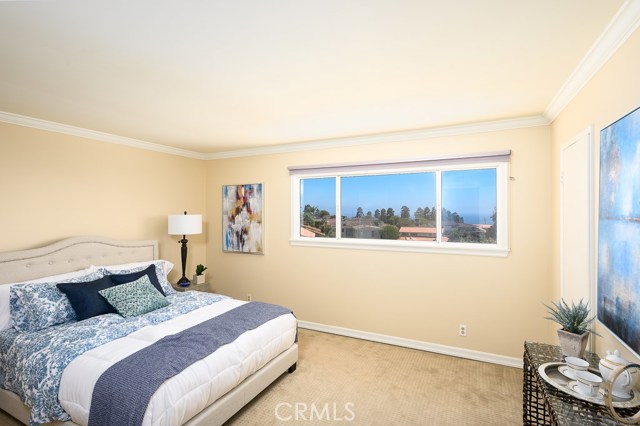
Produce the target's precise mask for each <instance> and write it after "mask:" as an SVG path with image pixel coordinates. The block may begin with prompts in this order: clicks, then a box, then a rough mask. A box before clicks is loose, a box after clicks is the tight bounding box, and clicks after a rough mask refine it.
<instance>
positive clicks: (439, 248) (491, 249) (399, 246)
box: [289, 238, 510, 257]
mask: <svg viewBox="0 0 640 426" xmlns="http://www.w3.org/2000/svg"><path fill="white" fill-rule="evenodd" d="M289 243H290V244H291V245H292V246H300V247H322V248H337V249H350V250H380V251H397V252H413V253H435V254H457V255H466V256H490V257H506V256H508V255H509V252H510V250H509V249H508V248H501V247H497V246H486V245H483V246H479V245H477V244H475V245H474V244H464V243H446V244H435V243H431V244H430V243H412V244H410V245H409V244H407V243H404V242H396V241H381V240H373V241H368V240H357V239H353V240H345V239H342V240H333V239H324V238H309V239H308V240H299V239H292V240H289Z"/></svg>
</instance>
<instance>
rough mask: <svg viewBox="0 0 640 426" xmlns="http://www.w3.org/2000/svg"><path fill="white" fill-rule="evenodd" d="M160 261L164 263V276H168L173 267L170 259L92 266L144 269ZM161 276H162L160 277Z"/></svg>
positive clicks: (122, 269)
mask: <svg viewBox="0 0 640 426" xmlns="http://www.w3.org/2000/svg"><path fill="white" fill-rule="evenodd" d="M155 263H159V264H160V265H162V269H163V270H164V277H165V278H167V275H169V272H171V270H172V269H173V263H171V262H169V261H168V260H163V259H158V260H147V261H145V262H133V263H124V264H122V265H108V266H92V268H103V269H105V270H107V271H109V272H120V271H124V270H127V269H139V270H141V269H144V268H146V267H147V266H149V265H151V264H155ZM158 278H160V277H158Z"/></svg>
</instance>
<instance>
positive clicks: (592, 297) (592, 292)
mask: <svg viewBox="0 0 640 426" xmlns="http://www.w3.org/2000/svg"><path fill="white" fill-rule="evenodd" d="M585 139H586V141H587V147H586V149H587V150H588V154H587V161H588V164H587V170H588V172H587V174H588V182H587V185H588V187H587V191H588V201H587V208H588V217H587V227H588V230H587V233H588V241H589V250H588V252H589V264H588V265H587V266H588V268H589V269H588V277H589V308H590V310H591V316H594V315H595V313H596V311H597V310H596V302H597V299H596V297H597V294H596V286H595V268H596V264H595V232H594V228H595V204H594V202H595V201H594V200H595V197H594V172H595V170H594V158H593V157H594V152H593V125H591V126H589V127H587V128H586V129H584V130H582V131H581V132H580V133H578V134H577V135H575V136H574V137H573V138H571V139H569V141H568V142H566V143H565V144H563V145H562V146H561V147H560V182H559V184H560V296H561V297H564V294H565V286H566V283H565V265H564V260H565V247H564V245H565V244H564V237H563V234H564V210H565V206H564V192H565V188H564V159H565V152H566V150H567V149H568V148H570V147H571V146H572V145H574V144H576V143H578V142H582V141H583V140H585ZM593 327H595V324H594V325H593ZM589 346H590V350H591V351H593V350H594V348H595V339H593V338H592V339H589Z"/></svg>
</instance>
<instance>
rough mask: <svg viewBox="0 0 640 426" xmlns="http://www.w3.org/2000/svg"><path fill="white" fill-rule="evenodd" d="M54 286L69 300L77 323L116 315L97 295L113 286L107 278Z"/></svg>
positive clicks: (111, 307)
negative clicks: (99, 316)
mask: <svg viewBox="0 0 640 426" xmlns="http://www.w3.org/2000/svg"><path fill="white" fill-rule="evenodd" d="M56 286H57V287H58V289H60V291H61V292H63V293H64V294H65V295H66V296H67V298H68V299H69V303H71V307H72V308H73V310H74V311H75V312H76V317H77V318H78V321H82V320H85V319H88V318H92V317H96V316H98V315H104V314H115V313H117V312H116V310H115V309H114V308H113V306H111V305H110V304H109V303H108V302H107V301H106V300H105V299H104V297H102V296H101V295H100V294H99V293H98V291H100V290H104V289H106V288H109V287H113V286H114V284H113V282H112V281H111V279H110V278H109V277H108V276H104V277H102V278H100V279H97V280H95V281H89V282H86V283H61V284H56Z"/></svg>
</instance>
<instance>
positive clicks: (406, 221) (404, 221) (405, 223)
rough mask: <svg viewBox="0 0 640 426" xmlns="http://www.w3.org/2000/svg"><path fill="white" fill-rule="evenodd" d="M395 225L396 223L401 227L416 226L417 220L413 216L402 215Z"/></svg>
mask: <svg viewBox="0 0 640 426" xmlns="http://www.w3.org/2000/svg"><path fill="white" fill-rule="evenodd" d="M395 225H396V226H399V227H401V228H402V227H403V226H415V222H414V221H413V220H412V219H411V218H408V217H400V218H398V220H397V221H396V222H395Z"/></svg>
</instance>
